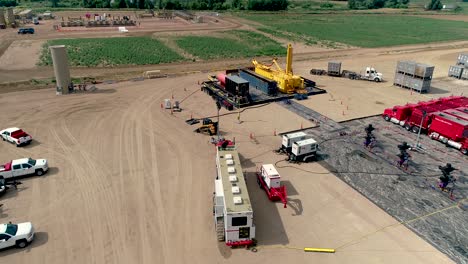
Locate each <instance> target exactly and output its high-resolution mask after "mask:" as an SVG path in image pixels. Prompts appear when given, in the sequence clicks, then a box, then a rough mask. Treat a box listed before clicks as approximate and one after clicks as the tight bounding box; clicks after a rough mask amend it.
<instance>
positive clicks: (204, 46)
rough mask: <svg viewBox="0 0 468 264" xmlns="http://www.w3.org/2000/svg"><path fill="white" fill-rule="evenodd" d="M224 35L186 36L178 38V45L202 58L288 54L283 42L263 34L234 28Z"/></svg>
mask: <svg viewBox="0 0 468 264" xmlns="http://www.w3.org/2000/svg"><path fill="white" fill-rule="evenodd" d="M223 35H224V37H221V36H220V37H217V36H213V37H209V36H185V37H180V38H177V39H176V43H177V45H178V46H179V47H180V48H182V49H184V50H186V51H187V52H189V53H191V54H192V55H194V56H197V57H199V58H201V59H204V60H208V59H215V58H238V57H250V56H270V55H283V56H284V55H286V50H285V48H283V47H281V44H280V43H278V42H276V41H274V40H272V39H269V38H268V37H265V36H264V35H262V34H259V33H255V32H251V31H246V30H232V31H226V32H223Z"/></svg>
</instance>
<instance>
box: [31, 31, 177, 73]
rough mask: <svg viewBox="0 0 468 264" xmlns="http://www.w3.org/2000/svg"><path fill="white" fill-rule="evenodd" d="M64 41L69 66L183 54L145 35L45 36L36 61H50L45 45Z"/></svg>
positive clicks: (130, 62)
mask: <svg viewBox="0 0 468 264" xmlns="http://www.w3.org/2000/svg"><path fill="white" fill-rule="evenodd" d="M52 45H66V46H67V52H68V57H69V61H70V65H71V66H87V67H89V66H114V65H145V64H160V63H169V62H176V61H182V60H183V57H182V56H180V55H179V54H177V53H176V52H174V51H172V50H171V49H169V48H168V47H166V46H165V45H164V44H162V43H161V42H160V41H158V40H155V39H151V38H149V37H128V38H90V39H57V40H49V41H48V42H47V43H46V44H45V45H44V47H43V50H42V54H41V57H40V62H39V64H40V65H48V66H49V65H52V59H51V56H50V51H49V49H48V47H49V46H52Z"/></svg>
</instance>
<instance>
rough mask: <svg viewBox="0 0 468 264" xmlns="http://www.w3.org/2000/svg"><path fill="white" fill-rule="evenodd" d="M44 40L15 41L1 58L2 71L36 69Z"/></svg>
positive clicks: (0, 67) (0, 66)
mask: <svg viewBox="0 0 468 264" xmlns="http://www.w3.org/2000/svg"><path fill="white" fill-rule="evenodd" d="M43 43H44V41H42V40H17V41H14V42H13V43H12V44H11V45H10V47H9V48H8V49H7V50H6V52H5V53H4V54H3V56H2V57H1V58H0V69H1V70H25V69H34V68H35V67H36V63H37V62H38V59H39V54H40V51H41V48H42V44H43Z"/></svg>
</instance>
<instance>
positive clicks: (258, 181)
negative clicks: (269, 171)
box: [257, 176, 263, 189]
mask: <svg viewBox="0 0 468 264" xmlns="http://www.w3.org/2000/svg"><path fill="white" fill-rule="evenodd" d="M257 183H258V187H260V189H263V186H262V183H261V182H260V179H259V178H258V176H257Z"/></svg>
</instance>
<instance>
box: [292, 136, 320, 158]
mask: <svg viewBox="0 0 468 264" xmlns="http://www.w3.org/2000/svg"><path fill="white" fill-rule="evenodd" d="M317 150H318V144H317V141H315V140H314V139H312V138H309V139H305V140H300V141H296V142H294V143H293V144H292V148H291V153H290V154H289V161H291V162H300V161H302V162H308V161H311V160H312V159H315V158H316V155H317Z"/></svg>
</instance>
